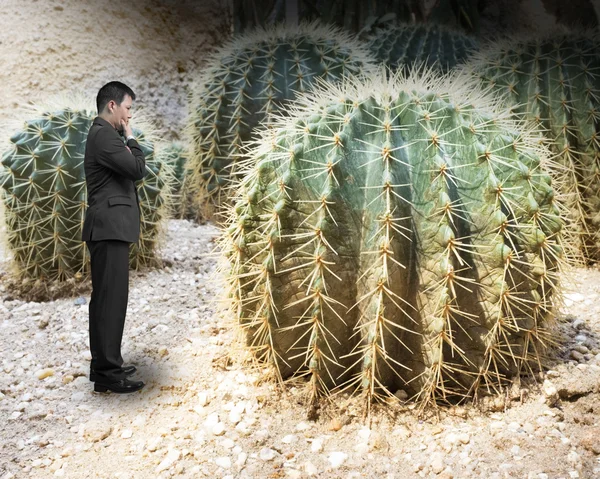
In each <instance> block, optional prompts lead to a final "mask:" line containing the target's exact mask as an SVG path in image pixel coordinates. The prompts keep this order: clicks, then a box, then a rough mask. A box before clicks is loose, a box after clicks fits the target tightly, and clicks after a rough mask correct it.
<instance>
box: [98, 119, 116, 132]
mask: <svg viewBox="0 0 600 479" xmlns="http://www.w3.org/2000/svg"><path fill="white" fill-rule="evenodd" d="M93 123H96V124H98V125H101V126H110V127H111V128H114V129H115V130H116V128H115V127H114V126H112V125H111V124H110V123H109V122H108V121H106V120H105V119H104V118H102V117H99V116H97V117H96V118H94V121H93Z"/></svg>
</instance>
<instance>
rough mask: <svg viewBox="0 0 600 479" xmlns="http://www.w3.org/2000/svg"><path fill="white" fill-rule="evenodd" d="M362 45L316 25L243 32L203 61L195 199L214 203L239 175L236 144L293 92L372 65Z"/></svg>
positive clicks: (195, 107) (194, 111) (194, 118)
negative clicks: (197, 197)
mask: <svg viewBox="0 0 600 479" xmlns="http://www.w3.org/2000/svg"><path fill="white" fill-rule="evenodd" d="M368 58H369V54H368V50H367V49H366V47H365V46H363V45H362V44H361V43H359V42H358V41H357V40H353V39H352V38H351V37H350V36H349V35H348V34H346V33H343V32H342V31H340V30H338V29H336V28H333V27H325V26H319V25H318V24H302V25H300V26H298V27H295V28H292V27H286V26H279V27H276V28H271V29H265V30H263V29H259V30H256V31H254V32H252V33H250V34H247V35H242V36H240V37H238V38H237V39H235V40H233V41H232V42H231V43H230V44H228V45H226V46H224V47H223V48H221V49H220V50H219V51H218V52H217V53H216V54H215V55H214V56H213V58H212V59H211V60H210V61H209V63H208V66H207V67H206V72H205V74H204V75H203V76H202V78H200V80H199V82H198V86H197V87H196V88H195V89H194V90H195V93H194V94H193V95H192V97H191V105H190V110H191V113H190V118H189V128H188V132H189V134H190V136H191V138H192V145H193V148H192V150H193V153H192V156H191V158H190V169H191V174H192V178H193V179H192V183H193V185H195V186H196V188H197V191H198V193H197V194H198V195H199V203H201V204H202V203H206V205H207V207H208V213H209V214H210V209H211V208H210V205H218V204H220V203H221V202H222V201H223V200H224V199H225V198H227V195H228V192H227V190H228V187H229V185H230V182H231V180H232V179H235V178H236V177H237V176H239V174H240V171H239V164H240V160H241V159H242V158H243V151H242V143H243V142H245V141H247V140H250V139H251V138H252V132H253V130H254V128H255V127H256V126H257V125H258V124H259V123H261V122H266V123H268V122H269V121H270V120H271V118H272V116H273V115H274V114H276V113H277V112H278V111H280V109H281V107H282V106H283V105H285V104H286V103H287V102H288V101H289V100H292V99H293V98H294V97H295V96H296V94H297V93H302V92H305V91H308V90H309V89H310V88H312V86H313V85H314V84H315V83H316V82H317V80H318V79H321V80H324V81H328V82H332V81H336V80H338V79H340V78H341V77H342V76H343V75H348V74H358V73H361V72H363V71H366V70H368V69H369V68H370V61H369V59H368Z"/></svg>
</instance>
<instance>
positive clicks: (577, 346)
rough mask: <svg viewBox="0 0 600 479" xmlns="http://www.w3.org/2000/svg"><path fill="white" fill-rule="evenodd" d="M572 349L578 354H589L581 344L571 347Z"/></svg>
mask: <svg viewBox="0 0 600 479" xmlns="http://www.w3.org/2000/svg"><path fill="white" fill-rule="evenodd" d="M573 349H574V350H575V351H578V352H580V353H581V354H588V353H589V352H590V350H589V349H588V348H587V347H586V346H584V345H583V344H576V345H575V346H573Z"/></svg>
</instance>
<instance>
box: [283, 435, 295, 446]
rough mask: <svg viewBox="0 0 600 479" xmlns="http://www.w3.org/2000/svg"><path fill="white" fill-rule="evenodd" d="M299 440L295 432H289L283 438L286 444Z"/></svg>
mask: <svg viewBox="0 0 600 479" xmlns="http://www.w3.org/2000/svg"><path fill="white" fill-rule="evenodd" d="M297 440H298V437H297V436H294V435H293V434H288V435H287V436H285V437H284V438H283V439H282V440H281V442H283V443H285V444H293V443H294V442H296V441H297Z"/></svg>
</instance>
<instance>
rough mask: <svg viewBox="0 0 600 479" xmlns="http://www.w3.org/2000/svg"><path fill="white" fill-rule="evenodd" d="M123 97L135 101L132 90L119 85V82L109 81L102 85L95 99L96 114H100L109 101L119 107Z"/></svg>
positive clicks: (122, 84) (123, 84)
mask: <svg viewBox="0 0 600 479" xmlns="http://www.w3.org/2000/svg"><path fill="white" fill-rule="evenodd" d="M125 95H129V96H130V97H131V99H132V100H135V93H133V90H132V89H131V88H129V87H128V86H127V85H125V83H121V82H120V81H111V82H109V83H107V84H106V85H104V86H103V87H102V88H100V90H99V91H98V96H97V97H96V107H97V108H98V114H100V113H102V110H104V107H105V106H106V105H107V104H108V102H109V101H111V100H114V102H115V103H116V104H117V105H120V104H121V102H122V101H123V99H124V98H125Z"/></svg>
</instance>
